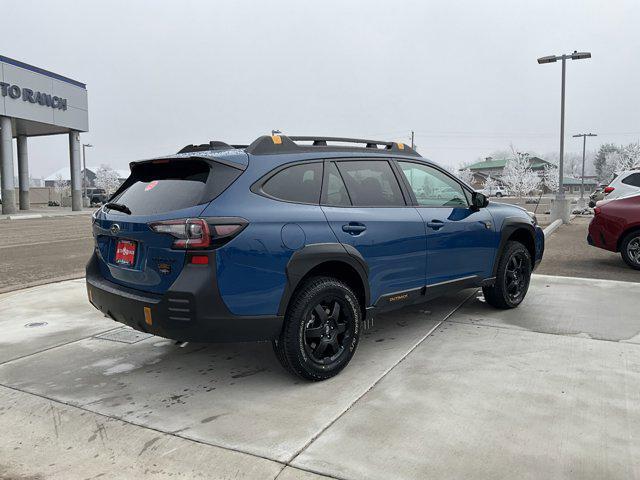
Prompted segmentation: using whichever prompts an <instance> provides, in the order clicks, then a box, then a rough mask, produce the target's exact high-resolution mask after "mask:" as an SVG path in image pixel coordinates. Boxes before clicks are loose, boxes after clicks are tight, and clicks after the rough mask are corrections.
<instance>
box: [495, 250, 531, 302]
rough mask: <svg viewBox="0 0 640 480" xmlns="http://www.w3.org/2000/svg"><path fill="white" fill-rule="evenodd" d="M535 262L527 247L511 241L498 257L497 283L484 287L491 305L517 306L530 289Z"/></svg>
mask: <svg viewBox="0 0 640 480" xmlns="http://www.w3.org/2000/svg"><path fill="white" fill-rule="evenodd" d="M532 269H533V264H532V261H531V254H530V253H529V250H527V247H525V246H524V245H523V244H522V243H520V242H516V241H509V242H507V244H506V245H505V247H504V250H503V252H502V255H501V256H500V258H499V259H498V268H497V270H496V279H495V283H494V284H493V285H492V286H490V287H482V293H483V294H484V298H485V300H486V301H487V303H488V304H489V305H492V306H494V307H496V308H515V307H517V306H518V305H520V303H522V301H523V300H524V297H525V296H526V294H527V291H528V290H529V282H530V280H531V272H532Z"/></svg>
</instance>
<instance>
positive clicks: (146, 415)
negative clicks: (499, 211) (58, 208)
mask: <svg viewBox="0 0 640 480" xmlns="http://www.w3.org/2000/svg"><path fill="white" fill-rule="evenodd" d="M84 297H85V291H84V287H83V283H82V281H81V280H77V281H72V282H64V283H60V284H56V285H51V286H42V287H37V288H34V289H29V290H25V291H20V292H12V293H10V294H5V295H0V327H1V328H2V331H3V332H7V334H3V338H2V342H3V343H2V344H1V345H0V347H1V349H0V352H1V353H2V357H1V358H0V431H3V432H7V433H6V434H3V436H1V437H0V452H3V453H2V454H0V478H3V477H2V476H3V475H4V476H5V477H9V478H12V477H11V475H13V476H17V477H19V476H29V475H31V476H37V475H40V476H41V478H87V477H89V476H95V475H99V474H104V478H141V477H142V476H144V474H145V473H146V474H147V475H148V476H150V477H153V478H169V477H171V478H174V477H177V478H198V477H200V476H202V477H206V478H275V477H276V476H277V477H278V478H279V479H294V478H307V479H314V478H316V479H317V478H322V477H321V475H329V476H331V477H335V478H344V479H356V478H384V479H388V478H424V477H426V476H429V477H433V478H463V477H475V478H516V477H517V478H545V477H546V478H549V477H552V478H581V479H582V478H633V477H635V476H640V460H638V458H640V456H639V455H638V454H639V453H640V451H639V450H640V443H639V442H638V441H637V440H636V438H635V437H636V432H637V431H639V429H638V427H640V402H639V400H640V381H639V380H640V345H638V338H639V337H638V331H640V322H638V320H640V319H639V318H638V314H637V312H638V310H639V309H638V307H639V306H640V305H639V304H638V303H639V302H640V300H638V299H640V285H638V284H629V283H624V282H606V281H594V280H579V279H565V278H558V277H546V276H535V277H534V280H533V283H532V287H531V290H530V292H529V295H528V296H527V299H526V300H525V302H524V303H523V305H521V306H520V307H519V308H518V309H516V310H511V311H497V310H494V309H493V308H490V307H489V306H487V305H486V304H485V303H484V302H483V301H482V296H481V295H480V294H478V293H477V292H475V291H474V290H467V291H464V292H461V293H460V294H457V295H453V296H449V297H446V298H444V299H441V300H438V301H435V302H431V303H429V304H425V305H423V306H421V307H418V308H410V309H405V310H401V311H398V312H394V313H392V314H389V315H384V316H380V317H379V318H376V323H375V325H374V328H373V329H372V330H369V331H368V332H366V335H365V337H364V338H363V341H362V343H361V345H360V348H359V350H358V352H357V354H356V357H355V358H354V360H353V362H352V364H351V365H350V366H349V367H348V368H347V369H346V370H345V371H344V372H342V373H341V374H340V375H339V376H338V377H336V378H334V379H332V380H329V381H326V382H321V383H315V384H311V383H307V382H304V381H300V380H297V379H295V378H293V377H290V376H288V375H287V374H286V373H284V371H282V369H281V368H280V366H279V365H278V364H277V362H276V360H275V358H274V357H273V355H272V353H271V349H270V346H269V345H268V344H226V345H221V344H218V345H194V344H191V345H189V346H187V347H186V348H177V347H175V346H174V345H172V343H171V342H169V341H166V340H163V339H159V338H157V337H148V338H145V336H140V335H133V334H132V332H131V331H129V330H128V329H123V328H116V329H115V330H113V328H114V327H118V325H117V324H115V323H113V322H111V321H110V320H107V319H105V318H103V317H102V316H101V315H100V314H99V313H98V312H97V311H95V310H92V309H91V308H90V307H88V306H87V305H86V304H85V302H86V300H85V298H84ZM562 299H564V300H563V301H561V300H562ZM62 305H69V309H68V313H69V315H65V314H64V313H63V312H61V310H60V309H61V308H62V307H61V306H62ZM550 311H552V312H554V314H553V315H550V314H549V312H550ZM67 317H68V318H67ZM34 322H35V323H44V322H46V325H42V326H29V327H27V326H26V325H27V324H29V323H34ZM46 332H50V333H51V334H52V335H51V336H52V337H55V338H53V339H52V340H51V341H48V340H46V339H47V337H48V336H49V335H47V334H46ZM34 449H36V450H34ZM34 451H37V452H38V454H37V456H34V454H33V452H34Z"/></svg>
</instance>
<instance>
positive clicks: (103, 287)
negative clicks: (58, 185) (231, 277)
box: [86, 252, 283, 342]
mask: <svg viewBox="0 0 640 480" xmlns="http://www.w3.org/2000/svg"><path fill="white" fill-rule="evenodd" d="M208 255H209V256H210V258H209V265H191V264H189V265H185V267H184V268H183V270H182V272H181V273H180V275H179V276H178V278H177V279H176V281H175V282H174V283H173V285H172V286H171V288H169V290H168V291H167V292H166V293H164V294H162V295H158V294H153V293H147V292H141V291H138V290H134V289H132V288H127V287H123V286H121V285H118V284H116V283H113V282H111V281H109V280H106V279H105V278H104V277H103V276H102V274H101V273H100V268H99V266H98V259H97V257H96V254H95V253H94V254H93V256H92V257H91V260H90V261H89V263H88V264H87V276H86V282H87V294H88V296H89V301H90V302H91V304H92V305H93V306H94V307H96V308H97V309H98V310H100V311H101V312H102V313H104V314H105V315H107V316H109V317H111V318H112V319H113V320H115V321H117V322H120V323H123V324H125V325H128V326H130V327H132V328H134V329H136V330H139V331H141V332H146V333H151V334H153V335H158V336H160V337H165V338H170V339H173V340H180V341H189V342H243V341H260V340H271V339H274V338H276V337H277V336H278V334H279V333H280V330H281V328H282V321H283V318H282V317H281V316H264V315H263V316H255V317H247V316H237V315H233V314H232V313H230V312H229V310H228V309H227V307H226V305H225V304H224V302H223V301H222V298H221V297H220V293H219V292H218V285H217V282H216V274H215V265H216V259H215V252H209V253H208Z"/></svg>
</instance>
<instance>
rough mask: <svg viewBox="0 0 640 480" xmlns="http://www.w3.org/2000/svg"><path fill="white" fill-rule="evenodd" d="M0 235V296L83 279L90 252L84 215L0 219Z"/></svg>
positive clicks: (90, 240) (88, 225)
mask: <svg viewBox="0 0 640 480" xmlns="http://www.w3.org/2000/svg"><path fill="white" fill-rule="evenodd" d="M83 213H84V212H83ZM0 232H2V235H0V266H1V268H2V275H0V293H2V292H8V291H12V290H17V289H20V288H24V287H26V286H33V285H40V284H42V283H46V282H51V281H55V280H65V279H69V278H77V277H80V276H83V275H84V268H85V265H86V264H87V260H88V259H89V256H90V255H91V252H92V251H93V237H92V235H91V216H90V215H88V214H83V215H75V216H59V217H50V218H37V219H25V220H0Z"/></svg>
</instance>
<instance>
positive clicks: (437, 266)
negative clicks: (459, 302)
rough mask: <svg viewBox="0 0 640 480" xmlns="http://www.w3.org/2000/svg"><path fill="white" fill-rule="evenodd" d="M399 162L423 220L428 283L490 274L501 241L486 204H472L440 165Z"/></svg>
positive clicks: (461, 279) (454, 280)
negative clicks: (482, 206)
mask: <svg viewBox="0 0 640 480" xmlns="http://www.w3.org/2000/svg"><path fill="white" fill-rule="evenodd" d="M397 163H398V166H399V167H400V170H401V171H402V173H403V174H404V177H405V180H406V184H407V186H408V187H410V189H411V192H412V193H413V195H414V200H415V202H416V208H417V210H418V212H419V214H420V215H421V217H422V218H423V219H424V222H425V226H426V232H427V282H426V283H427V287H430V286H434V285H439V284H445V283H449V282H450V283H456V282H458V281H461V282H464V280H465V279H470V278H471V277H479V278H482V279H484V278H487V277H489V276H490V275H491V271H492V267H493V261H494V259H495V253H496V248H497V246H498V241H499V239H498V234H497V233H496V231H495V227H494V225H493V219H492V217H491V213H490V212H489V210H488V209H486V208H481V209H476V208H472V207H470V204H469V203H470V202H469V200H470V192H469V191H468V190H467V189H466V188H465V187H463V186H462V184H460V183H459V182H458V181H457V180H455V179H454V178H452V177H451V176H450V175H448V174H447V173H445V172H444V171H442V170H440V169H438V168H435V167H433V166H430V165H427V164H424V163H421V162H413V161H405V160H399V161H398V162H397ZM471 279H473V278H471Z"/></svg>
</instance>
